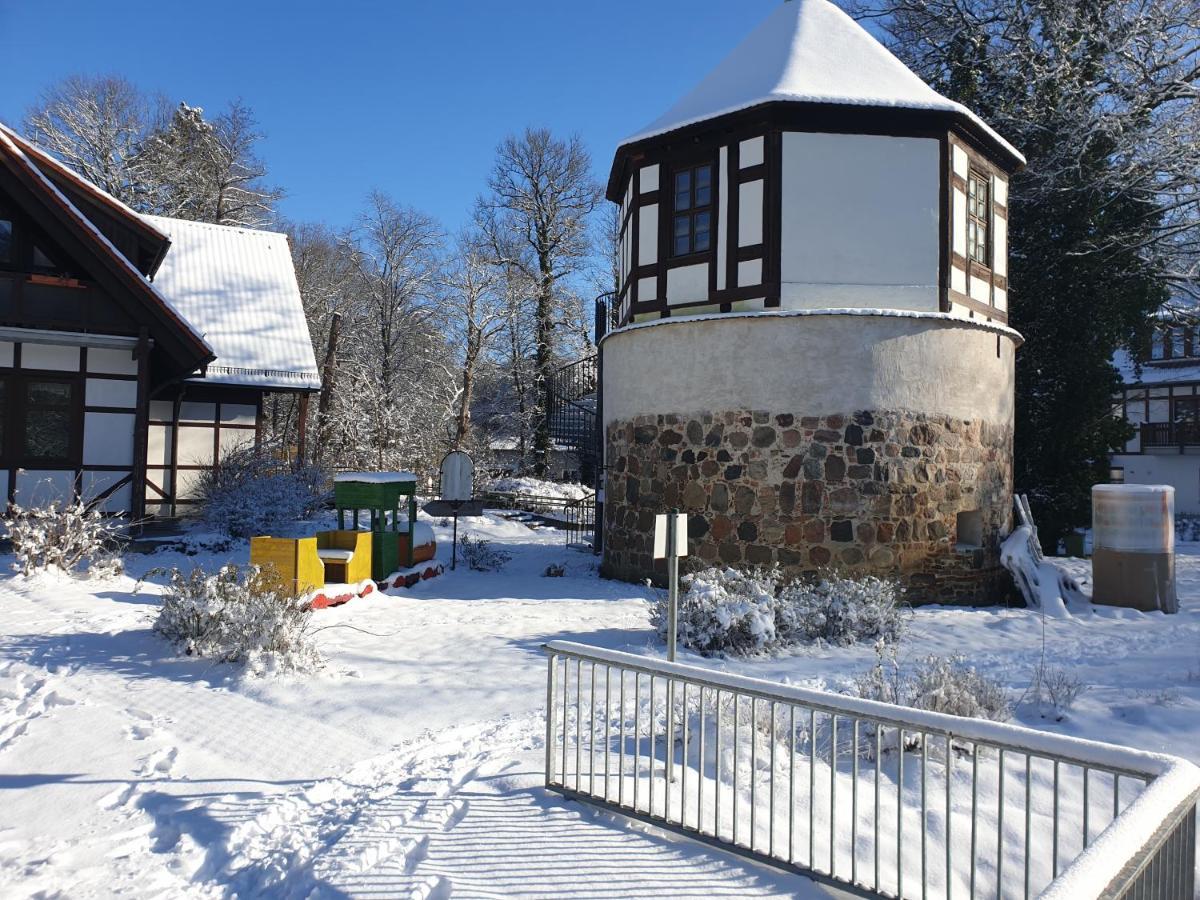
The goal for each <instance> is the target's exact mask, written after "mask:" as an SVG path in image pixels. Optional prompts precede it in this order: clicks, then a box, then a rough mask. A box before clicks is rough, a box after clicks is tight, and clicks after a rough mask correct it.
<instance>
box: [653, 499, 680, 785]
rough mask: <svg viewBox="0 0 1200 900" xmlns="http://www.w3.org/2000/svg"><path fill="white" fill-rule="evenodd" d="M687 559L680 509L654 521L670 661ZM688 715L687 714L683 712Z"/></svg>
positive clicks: (670, 763)
mask: <svg viewBox="0 0 1200 900" xmlns="http://www.w3.org/2000/svg"><path fill="white" fill-rule="evenodd" d="M681 556H687V516H686V515H684V514H683V513H681V512H680V511H679V510H677V509H673V510H671V511H670V512H669V513H666V514H662V515H658V516H655V517H654V558H655V559H664V558H665V559H666V561H667V661H668V662H675V646H676V643H677V641H678V638H679V557H681ZM683 714H684V715H685V716H686V715H687V710H686V709H685V710H684V711H683ZM667 780H668V781H674V780H675V679H673V678H668V679H667Z"/></svg>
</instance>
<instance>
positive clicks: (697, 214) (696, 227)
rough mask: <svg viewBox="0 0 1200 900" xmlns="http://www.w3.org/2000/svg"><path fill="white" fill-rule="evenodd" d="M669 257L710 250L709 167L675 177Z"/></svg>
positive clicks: (710, 183)
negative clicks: (670, 253) (672, 226)
mask: <svg viewBox="0 0 1200 900" xmlns="http://www.w3.org/2000/svg"><path fill="white" fill-rule="evenodd" d="M671 247H672V255H674V256H686V255H687V254H689V253H703V252H704V251H706V250H708V249H710V248H711V247H712V166H696V167H694V168H691V169H684V170H683V171H680V172H676V173H675V217H674V231H673V232H672V237H671Z"/></svg>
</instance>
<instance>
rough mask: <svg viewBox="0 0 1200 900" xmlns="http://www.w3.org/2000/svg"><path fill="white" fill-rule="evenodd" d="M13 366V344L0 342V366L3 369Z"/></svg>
mask: <svg viewBox="0 0 1200 900" xmlns="http://www.w3.org/2000/svg"><path fill="white" fill-rule="evenodd" d="M12 364H13V342H12V341H0V366H4V367H5V368H9V367H11V366H12Z"/></svg>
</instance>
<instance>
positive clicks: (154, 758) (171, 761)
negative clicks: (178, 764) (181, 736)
mask: <svg viewBox="0 0 1200 900" xmlns="http://www.w3.org/2000/svg"><path fill="white" fill-rule="evenodd" d="M178 756H179V748H178V747H164V748H163V749H162V750H158V751H156V752H154V753H151V754H150V755H149V756H147V757H146V758H145V759H144V760H143V761H142V768H141V771H140V774H141V775H143V776H147V777H150V776H154V775H170V774H171V770H172V769H173V768H174V767H175V759H176V757H178Z"/></svg>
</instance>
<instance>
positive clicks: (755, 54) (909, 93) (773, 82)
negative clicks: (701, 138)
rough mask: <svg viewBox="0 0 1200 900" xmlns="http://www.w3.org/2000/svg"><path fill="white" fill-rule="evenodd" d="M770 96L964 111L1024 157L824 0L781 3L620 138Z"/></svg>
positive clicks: (712, 115)
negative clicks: (672, 99)
mask: <svg viewBox="0 0 1200 900" xmlns="http://www.w3.org/2000/svg"><path fill="white" fill-rule="evenodd" d="M772 101H793V102H806V103H830V104H838V105H849V106H883V107H892V108H896V109H917V110H936V111H943V112H947V113H952V114H957V115H963V116H966V117H967V118H969V119H970V120H971V121H972V122H973V123H974V124H975V125H976V126H978V127H979V128H981V129H982V130H983V131H985V132H986V133H987V134H988V135H989V136H990V137H991V138H993V139H994V140H995V141H996V142H997V143H999V144H1000V145H1001V146H1002V147H1003V148H1004V149H1006V150H1008V151H1009V152H1011V153H1012V154H1013V156H1014V157H1016V158H1017V159H1019V160H1020V161H1021V162H1022V163H1023V162H1024V157H1023V156H1021V154H1020V152H1018V151H1017V149H1016V148H1015V147H1013V146H1012V145H1011V144H1009V143H1008V142H1007V141H1005V140H1004V138H1002V137H1001V136H1000V135H999V134H997V133H996V132H995V131H994V130H993V129H992V128H990V127H989V126H988V125H987V123H986V122H984V121H983V120H982V119H980V118H979V117H978V116H976V115H975V114H974V113H973V112H971V111H970V110H969V109H967V108H966V107H965V106H963V105H962V104H961V103H956V102H954V101H953V100H949V99H947V98H945V97H943V96H942V95H941V94H939V93H938V92H937V91H935V90H934V89H933V88H931V87H930V86H929V85H927V84H926V83H925V82H924V81H922V80H921V79H920V78H919V77H918V76H917V74H916V73H915V72H913V71H912V70H911V69H909V68H908V67H907V66H906V65H904V63H902V62H901V61H900V60H899V59H897V58H896V57H895V56H894V55H893V54H892V53H891V51H889V50H888V49H887V48H886V47H884V46H883V45H882V44H881V43H879V41H877V40H875V38H873V37H872V36H871V35H870V34H868V33H867V31H866V29H864V28H863V27H862V26H861V25H859V24H858V23H857V22H855V21H854V20H853V19H852V18H850V16H848V15H846V13H844V12H843V11H842V10H840V9H838V7H836V6H835V5H834V4H832V3H830V2H829V0H788V2H784V3H780V4H779V6H778V7H777V8H776V9H775V11H774V12H773V13H772V14H771V15H770V16H768V17H767V18H766V19H765V20H764V21H763V22H762V24H760V25H759V26H758V27H757V28H756V29H754V31H753V32H751V33H750V35H749V37H747V38H746V39H745V40H744V41H742V42H741V43H740V44H738V46H737V47H736V48H734V50H733V52H732V53H730V54H729V55H728V56H727V57H725V59H723V60H722V61H721V62H720V63H719V64H718V65H717V67H716V68H715V69H713V70H712V71H711V72H709V74H708V75H707V76H706V77H705V78H704V80H703V81H701V82H700V84H699V85H697V86H696V87H695V88H694V89H693V90H692V91H691V92H689V93H688V94H686V95H685V96H684V97H683V98H682V99H681V100H680V101H679V102H677V103H676V104H675V105H674V106H672V107H671V108H670V109H669V110H667V111H666V112H665V113H663V114H662V115H661V116H659V117H658V118H657V119H655V120H654V121H653V122H651V123H650V124H649V125H647V126H646V127H645V128H642V129H641V130H640V131H639V132H638V133H637V134H634V135H631V136H630V137H628V138H626V139H625V140H624V141H622V142H621V146H622V147H624V146H625V145H627V144H632V143H635V142H637V141H641V140H645V139H646V138H651V137H656V136H657V135H660V134H665V133H666V132H669V131H674V130H675V129H677V128H682V127H684V126H686V125H693V124H695V123H697V122H702V121H705V120H706V119H713V118H716V117H718V116H723V115H726V114H728V113H733V112H738V111H739V110H743V109H749V108H750V107H753V106H758V105H760V104H763V103H770V102H772Z"/></svg>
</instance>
